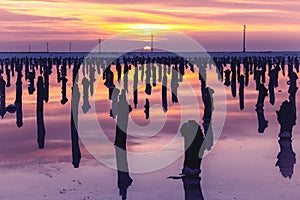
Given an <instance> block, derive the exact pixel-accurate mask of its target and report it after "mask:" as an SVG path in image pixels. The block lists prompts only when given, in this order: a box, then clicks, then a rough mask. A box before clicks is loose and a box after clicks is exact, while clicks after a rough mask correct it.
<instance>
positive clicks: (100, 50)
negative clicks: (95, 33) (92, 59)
mask: <svg viewBox="0 0 300 200" xmlns="http://www.w3.org/2000/svg"><path fill="white" fill-rule="evenodd" d="M99 53H101V38H99Z"/></svg>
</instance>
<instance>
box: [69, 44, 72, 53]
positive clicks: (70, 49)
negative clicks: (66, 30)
mask: <svg viewBox="0 0 300 200" xmlns="http://www.w3.org/2000/svg"><path fill="white" fill-rule="evenodd" d="M69 52H70V53H71V52H72V42H70V43H69Z"/></svg>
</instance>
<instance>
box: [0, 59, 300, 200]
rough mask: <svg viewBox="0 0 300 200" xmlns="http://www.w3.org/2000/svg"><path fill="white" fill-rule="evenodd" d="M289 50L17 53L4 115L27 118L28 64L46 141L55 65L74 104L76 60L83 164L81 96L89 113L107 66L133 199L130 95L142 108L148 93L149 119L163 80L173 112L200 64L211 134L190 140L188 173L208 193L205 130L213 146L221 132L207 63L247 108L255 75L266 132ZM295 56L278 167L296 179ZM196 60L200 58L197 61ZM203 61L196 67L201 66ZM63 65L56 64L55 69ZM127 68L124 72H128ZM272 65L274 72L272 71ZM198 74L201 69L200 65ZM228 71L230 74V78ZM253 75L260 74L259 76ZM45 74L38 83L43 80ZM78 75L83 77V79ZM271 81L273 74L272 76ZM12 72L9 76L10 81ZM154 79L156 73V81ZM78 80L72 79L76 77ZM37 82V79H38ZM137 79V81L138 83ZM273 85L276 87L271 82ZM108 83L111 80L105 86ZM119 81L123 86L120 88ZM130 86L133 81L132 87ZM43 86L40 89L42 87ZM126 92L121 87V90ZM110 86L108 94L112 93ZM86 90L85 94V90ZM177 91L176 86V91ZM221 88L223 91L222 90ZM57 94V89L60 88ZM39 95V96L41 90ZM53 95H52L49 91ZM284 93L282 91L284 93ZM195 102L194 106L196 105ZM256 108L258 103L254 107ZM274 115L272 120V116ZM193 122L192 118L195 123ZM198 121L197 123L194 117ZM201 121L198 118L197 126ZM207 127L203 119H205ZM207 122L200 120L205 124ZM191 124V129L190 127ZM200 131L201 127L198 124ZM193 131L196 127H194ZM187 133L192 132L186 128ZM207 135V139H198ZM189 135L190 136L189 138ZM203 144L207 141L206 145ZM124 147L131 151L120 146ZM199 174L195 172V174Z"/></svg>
mask: <svg viewBox="0 0 300 200" xmlns="http://www.w3.org/2000/svg"><path fill="white" fill-rule="evenodd" d="M285 59H286V58H285V57H276V56H274V57H255V56H254V57H242V58H241V57H236V58H235V57H219V58H213V59H210V58H191V59H189V61H188V59H187V58H181V57H177V56H175V57H155V58H152V57H143V56H135V57H126V56H125V57H123V58H122V59H120V58H118V59H117V60H115V61H114V60H113V59H111V58H105V59H103V58H88V59H83V58H73V57H68V58H66V59H63V58H59V57H58V58H40V59H38V58H23V59H21V58H20V59H16V58H11V59H9V60H6V61H3V60H2V61H0V62H1V70H0V71H1V75H0V115H1V116H2V118H3V117H4V116H5V114H6V113H7V114H9V113H15V111H16V124H17V126H18V127H22V125H23V106H22V97H23V96H22V95H23V94H22V92H23V91H22V77H23V75H22V70H23V67H24V69H25V80H26V81H28V82H29V85H28V93H29V94H34V93H35V90H36V89H37V92H36V94H34V95H37V98H36V119H37V141H38V145H39V148H44V146H45V133H46V130H45V124H44V116H43V115H44V113H43V112H44V102H45V103H47V102H48V101H49V99H50V100H51V98H52V96H51V95H50V94H49V90H50V86H51V74H52V67H53V65H56V73H57V74H56V77H55V75H54V78H55V80H57V82H58V83H59V87H61V104H66V105H68V104H67V102H68V98H67V97H68V92H70V91H69V90H68V87H67V85H68V73H67V72H68V67H69V69H70V68H71V67H72V70H73V71H72V72H73V73H72V82H73V87H72V90H71V91H72V99H71V101H72V110H71V139H72V164H73V165H74V167H75V168H77V167H79V164H80V160H81V152H80V148H79V147H80V146H79V141H78V140H79V138H78V132H77V127H76V124H77V121H78V107H79V100H80V98H82V99H83V104H82V105H81V108H82V110H83V112H84V113H87V112H88V111H89V110H90V108H91V105H90V103H89V97H90V96H93V95H94V93H95V91H94V83H95V82H96V79H95V76H96V74H95V73H96V72H97V73H98V74H100V73H103V74H102V76H103V79H104V80H105V83H104V85H105V86H106V87H107V89H108V92H107V93H108V96H107V97H106V99H109V100H111V108H108V109H110V110H109V111H108V112H110V116H111V117H112V118H117V124H118V125H117V127H116V135H115V147H116V155H117V157H116V160H117V163H118V187H119V188H120V194H121V196H122V197H123V199H126V196H127V195H126V194H127V188H128V187H129V186H130V185H131V183H132V179H131V177H130V175H129V171H128V163H127V153H126V138H127V122H128V115H129V113H130V111H131V107H129V105H128V102H127V100H126V97H125V94H126V93H127V92H128V90H130V89H131V88H132V90H133V96H134V97H133V104H134V107H135V108H137V107H138V103H139V100H140V99H139V98H142V102H143V103H144V100H146V101H145V104H144V108H143V105H142V106H140V107H142V109H144V113H142V114H143V115H144V116H145V118H146V119H149V118H150V117H151V116H150V114H151V115H154V114H155V113H154V112H151V113H150V102H151V104H155V101H152V99H151V95H153V94H154V91H155V90H156V89H157V88H155V87H156V85H157V81H158V82H161V88H158V90H159V94H161V97H159V99H160V98H161V104H162V109H163V111H164V112H167V111H168V109H171V107H168V103H169V102H172V103H177V102H178V91H179V90H178V88H179V87H180V85H181V84H180V83H181V82H182V81H183V78H184V76H185V75H186V74H188V73H190V72H191V73H194V72H195V69H194V67H197V68H198V70H199V72H198V73H199V79H200V84H201V97H202V100H203V104H204V113H203V117H202V126H203V133H202V132H201V134H200V133H199V134H196V135H195V136H196V138H195V140H197V141H198V142H197V143H196V144H195V143H193V142H191V148H187V146H186V154H185V161H184V167H183V170H182V174H183V175H184V176H183V177H181V178H182V181H183V184H184V189H185V192H186V196H185V197H186V199H193V198H192V197H193V196H194V197H195V196H196V198H197V199H203V195H202V191H201V185H200V178H199V174H200V164H201V158H199V156H195V155H196V153H195V152H198V153H199V151H200V149H199V145H200V144H202V143H203V137H204V136H205V147H206V149H207V150H210V149H211V148H212V146H213V133H212V112H213V109H214V107H213V94H214V91H213V89H212V88H211V87H208V86H207V85H206V82H205V79H206V76H208V75H207V73H206V70H207V69H208V68H209V67H212V63H213V61H214V62H215V63H216V71H217V72H219V73H218V80H219V81H222V82H224V85H225V86H228V87H229V88H230V89H229V90H230V92H231V96H232V97H233V98H234V97H236V96H237V84H239V85H238V87H239V88H238V89H239V90H238V92H239V94H238V95H239V108H240V110H244V109H245V98H246V97H247V95H246V97H245V94H247V91H246V89H247V88H246V87H247V86H248V85H250V86H251V83H250V81H251V80H252V78H253V79H254V81H255V89H257V90H258V98H257V103H256V105H255V106H256V109H255V111H256V114H257V121H258V132H259V133H263V132H264V131H265V129H266V128H267V127H268V121H267V120H266V118H265V113H264V111H265V110H264V108H265V107H264V104H265V98H266V97H267V96H268V92H269V103H270V104H271V105H275V103H276V95H275V88H277V87H278V86H279V72H280V71H282V74H283V75H284V76H285V75H286V74H285V73H286V72H285V71H284V70H286V69H285V66H284V65H285V62H286V61H285ZM287 61H288V78H289V81H288V85H289V90H288V93H289V98H288V99H289V100H288V101H285V102H283V104H282V106H281V108H280V110H279V111H278V112H277V115H278V122H279V123H280V126H281V128H280V134H279V137H280V140H279V146H280V153H279V154H278V157H277V158H278V161H277V163H276V166H278V167H279V168H280V171H281V173H282V175H283V176H284V177H289V178H291V176H292V174H293V167H294V164H295V153H294V152H293V148H292V128H293V126H295V122H296V92H297V90H298V87H297V79H298V76H297V74H296V73H295V72H294V70H296V71H297V72H298V71H299V60H298V58H294V57H289V58H287ZM192 63H196V64H195V65H194V64H192ZM131 66H133V67H134V76H133V80H132V77H130V76H129V75H130V73H128V72H129V71H130V70H131ZM197 68H196V69H197ZM54 69H55V68H54ZM80 69H81V70H82V72H83V77H77V74H78V71H79V70H80ZM15 72H17V76H16V79H17V80H16V85H15V90H16V93H15V94H16V96H15V99H14V105H9V106H6V99H7V97H6V95H7V94H6V90H7V88H6V87H11V88H14V85H11V82H13V81H14V80H13V77H14V76H15V74H14V73H15ZM122 72H123V73H122ZM267 72H268V74H267V75H268V77H266V73H267ZM114 73H117V79H116V81H115V80H114ZM196 73H197V72H196ZM224 76H225V77H224ZM252 76H253V77H252ZM36 77H37V79H38V80H37V82H36ZM76 77H77V78H76ZM267 78H268V79H269V80H266V79H267ZM4 79H5V80H4ZM151 79H152V80H151ZM69 80H71V79H69ZM139 81H140V82H143V86H145V91H142V93H143V94H144V93H145V94H146V95H147V96H146V97H147V98H145V97H144V96H143V94H142V95H140V96H139V88H140V87H139ZM35 83H36V85H35ZM78 84H82V86H83V92H82V94H81V93H80V92H79V86H78ZM131 84H132V85H131ZM265 84H268V86H267V87H268V89H267V88H266V87H265ZM102 86H103V85H102ZM117 86H119V87H120V89H117ZM129 86H130V88H129ZM35 87H36V88H35ZM168 89H170V91H171V98H168V93H169V92H168ZM120 91H122V92H121V94H120ZM107 93H106V94H105V95H107ZM80 95H82V96H80ZM169 95H170V93H169ZM216 95H218V94H216ZM53 96H55V94H53ZM34 97H35V96H34ZM49 97H50V98H49ZM278 97H279V95H278V96H277V98H278ZM191 106H193V105H191ZM252 109H253V108H252ZM269 120H270V119H269ZM191 123H192V122H189V124H191ZM193 123H194V122H193ZM191 126H196V125H191ZM197 126H199V125H197ZM198 128H199V129H200V126H199V127H198ZM183 129H184V128H183ZM197 130H198V129H197ZM192 132H193V131H192ZM183 135H185V134H183ZM188 137H189V136H185V140H188ZM198 137H199V138H198ZM185 142H186V141H185ZM200 146H201V145H200ZM118 149H121V150H123V151H119V150H118ZM194 175H195V176H194Z"/></svg>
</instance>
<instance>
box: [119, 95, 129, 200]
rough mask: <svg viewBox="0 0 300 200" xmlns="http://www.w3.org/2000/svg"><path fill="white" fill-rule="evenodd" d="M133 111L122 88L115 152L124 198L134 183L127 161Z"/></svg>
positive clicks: (121, 191) (120, 190) (121, 193)
mask: <svg viewBox="0 0 300 200" xmlns="http://www.w3.org/2000/svg"><path fill="white" fill-rule="evenodd" d="M131 111H132V108H131V106H130V105H128V102H127V100H126V95H125V90H122V92H121V94H120V96H119V102H118V109H117V125H116V136H115V152H116V160H117V169H118V188H119V194H120V196H122V200H125V199H127V189H128V187H129V186H130V185H131V184H132V182H133V180H132V178H131V177H130V175H129V169H128V161H127V150H126V140H127V127H128V116H129V113H130V112H131Z"/></svg>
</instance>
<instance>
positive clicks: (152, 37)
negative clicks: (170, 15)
mask: <svg viewBox="0 0 300 200" xmlns="http://www.w3.org/2000/svg"><path fill="white" fill-rule="evenodd" d="M151 53H153V34H151Z"/></svg>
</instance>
